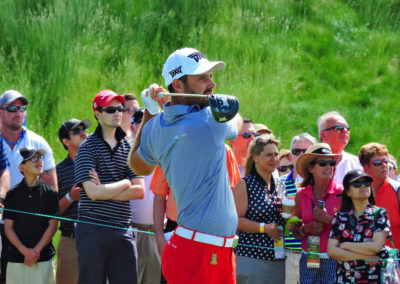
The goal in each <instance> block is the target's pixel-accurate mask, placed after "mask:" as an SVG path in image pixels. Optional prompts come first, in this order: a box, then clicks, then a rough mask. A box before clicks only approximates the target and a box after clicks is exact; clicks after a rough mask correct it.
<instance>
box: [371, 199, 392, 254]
mask: <svg viewBox="0 0 400 284" xmlns="http://www.w3.org/2000/svg"><path fill="white" fill-rule="evenodd" d="M375 207H376V208H375V211H374V223H376V220H377V219H378V213H379V210H380V209H381V207H378V206H375ZM389 239H390V242H391V243H392V246H393V248H396V247H395V246H394V242H393V239H392V236H391V235H390V236H389Z"/></svg>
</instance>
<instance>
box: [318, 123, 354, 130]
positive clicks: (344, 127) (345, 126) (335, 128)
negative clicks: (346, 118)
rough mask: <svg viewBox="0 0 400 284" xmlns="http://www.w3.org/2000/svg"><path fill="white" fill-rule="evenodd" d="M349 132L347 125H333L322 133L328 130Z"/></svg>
mask: <svg viewBox="0 0 400 284" xmlns="http://www.w3.org/2000/svg"><path fill="white" fill-rule="evenodd" d="M345 129H346V130H347V131H349V130H350V126H349V125H342V124H338V125H334V126H332V127H329V128H327V129H324V130H322V131H329V130H336V131H343V130H345Z"/></svg>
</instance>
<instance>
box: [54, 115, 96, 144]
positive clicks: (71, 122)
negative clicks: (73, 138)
mask: <svg viewBox="0 0 400 284" xmlns="http://www.w3.org/2000/svg"><path fill="white" fill-rule="evenodd" d="M91 125H92V122H91V121H90V120H87V119H85V120H79V119H76V118H70V119H68V120H67V121H64V123H63V124H61V126H60V129H59V130H58V138H59V139H60V141H61V143H62V140H63V139H64V138H69V132H70V131H71V130H72V129H75V128H77V127H79V126H83V127H84V128H89V127H90V126H91Z"/></svg>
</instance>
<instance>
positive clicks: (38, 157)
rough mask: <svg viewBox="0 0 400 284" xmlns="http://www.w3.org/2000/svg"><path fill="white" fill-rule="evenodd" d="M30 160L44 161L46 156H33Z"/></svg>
mask: <svg viewBox="0 0 400 284" xmlns="http://www.w3.org/2000/svg"><path fill="white" fill-rule="evenodd" d="M29 160H31V161H32V162H37V161H43V160H44V156H43V155H40V156H36V157H32V158H30V159H29Z"/></svg>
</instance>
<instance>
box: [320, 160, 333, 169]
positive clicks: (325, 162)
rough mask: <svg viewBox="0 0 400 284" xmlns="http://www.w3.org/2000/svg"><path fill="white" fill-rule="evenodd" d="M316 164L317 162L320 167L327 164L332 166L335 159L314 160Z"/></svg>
mask: <svg viewBox="0 0 400 284" xmlns="http://www.w3.org/2000/svg"><path fill="white" fill-rule="evenodd" d="M315 163H316V164H318V165H319V166H320V167H325V166H326V165H328V164H329V166H331V167H334V166H336V161H335V160H329V161H326V160H317V161H315Z"/></svg>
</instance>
